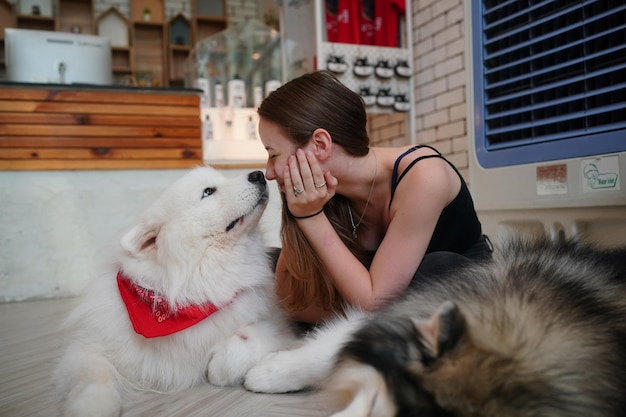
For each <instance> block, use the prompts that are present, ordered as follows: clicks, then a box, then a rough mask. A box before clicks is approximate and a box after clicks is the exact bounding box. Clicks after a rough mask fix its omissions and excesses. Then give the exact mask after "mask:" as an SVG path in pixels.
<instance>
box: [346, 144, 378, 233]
mask: <svg viewBox="0 0 626 417" xmlns="http://www.w3.org/2000/svg"><path fill="white" fill-rule="evenodd" d="M372 153H373V154H374V160H375V161H376V165H375V168H374V178H372V185H371V187H370V193H369V195H368V196H367V201H366V202H365V208H364V209H363V213H361V218H360V219H359V222H358V223H357V224H354V217H352V207H350V202H348V214H349V215H350V224H351V225H352V236H353V237H354V238H355V239H356V238H357V234H356V229H358V228H359V226H360V225H361V223H362V222H363V218H364V217H365V211H366V210H367V207H368V206H369V204H370V199H371V198H372V191H374V183H375V182H376V175H377V174H378V157H376V152H374V151H372Z"/></svg>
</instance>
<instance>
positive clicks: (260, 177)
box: [248, 171, 265, 184]
mask: <svg viewBox="0 0 626 417" xmlns="http://www.w3.org/2000/svg"><path fill="white" fill-rule="evenodd" d="M248 181H250V182H251V183H253V184H265V175H264V174H263V171H252V172H251V173H249V174H248Z"/></svg>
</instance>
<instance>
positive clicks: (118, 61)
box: [111, 46, 133, 74]
mask: <svg viewBox="0 0 626 417" xmlns="http://www.w3.org/2000/svg"><path fill="white" fill-rule="evenodd" d="M111 64H112V67H113V72H114V73H116V74H131V73H132V72H133V65H132V48H129V47H122V46H113V47H111Z"/></svg>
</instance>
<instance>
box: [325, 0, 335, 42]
mask: <svg viewBox="0 0 626 417" xmlns="http://www.w3.org/2000/svg"><path fill="white" fill-rule="evenodd" d="M337 6H338V0H326V1H325V2H324V15H325V17H326V41H327V42H337Z"/></svg>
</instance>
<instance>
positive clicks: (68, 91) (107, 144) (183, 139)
mask: <svg viewBox="0 0 626 417" xmlns="http://www.w3.org/2000/svg"><path fill="white" fill-rule="evenodd" d="M21 87H22V88H19V86H0V170H63V169H72V170H74V169H77V170H91V169H160V168H164V169H174V168H175V169H179V168H188V167H193V166H197V165H201V164H202V141H201V120H200V97H199V95H198V93H197V92H195V91H193V90H191V91H184V90H180V91H167V90H156V89H111V88H101V89H100V88H88V89H80V90H78V89H72V87H67V88H65V87H59V86H41V87H38V86H37V87H35V86H28V85H22V86H21Z"/></svg>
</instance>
